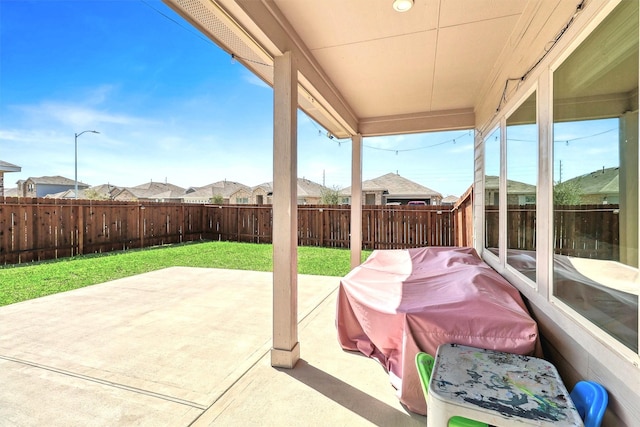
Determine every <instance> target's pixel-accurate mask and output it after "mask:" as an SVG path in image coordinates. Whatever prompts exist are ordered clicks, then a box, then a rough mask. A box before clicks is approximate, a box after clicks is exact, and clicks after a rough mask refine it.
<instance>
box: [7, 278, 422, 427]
mask: <svg viewBox="0 0 640 427" xmlns="http://www.w3.org/2000/svg"><path fill="white" fill-rule="evenodd" d="M338 284H339V278H336V277H323V276H304V275H301V276H299V279H298V309H299V317H298V318H299V321H300V324H299V341H300V346H301V360H300V361H299V362H298V364H297V365H296V367H295V369H292V370H287V369H275V368H272V367H271V365H270V355H269V350H270V347H271V307H272V299H271V293H272V276H271V273H264V272H253V271H236V270H220V269H201V268H185V267H173V268H169V269H165V270H160V271H155V272H151V273H147V274H143V275H139V276H134V277H129V278H125V279H120V280H116V281H112V282H108V283H103V284H99V285H95V286H90V287H86V288H82V289H77V290H74V291H70V292H65V293H61V294H56V295H51V296H47V297H43V298H39V299H35V300H31V301H25V302H22V303H18V304H12V305H9V306H5V307H0V425H1V426H44V425H46V426H65V427H67V426H154V427H155V426H208V425H221V426H224V425H230V426H232V425H233V426H236V425H242V426H251V425H256V426H296V425H299V426H314V425H317V426H327V425H331V426H341V425H345V426H346V425H348V426H359V425H380V426H413V425H416V426H418V425H424V424H425V423H426V418H425V417H423V416H420V415H417V414H414V413H411V412H409V411H408V410H406V409H405V408H404V407H402V405H400V403H399V401H398V399H397V398H396V396H395V390H394V389H393V388H392V386H391V385H390V383H389V378H388V376H387V374H386V372H385V371H384V369H383V368H382V367H381V366H380V365H379V364H378V363H377V362H375V361H373V360H371V359H367V358H365V357H363V356H360V355H359V354H354V353H347V352H344V351H343V350H342V349H341V348H340V346H339V344H338V342H337V338H336V330H335V310H336V297H337V292H336V290H337V288H338Z"/></svg>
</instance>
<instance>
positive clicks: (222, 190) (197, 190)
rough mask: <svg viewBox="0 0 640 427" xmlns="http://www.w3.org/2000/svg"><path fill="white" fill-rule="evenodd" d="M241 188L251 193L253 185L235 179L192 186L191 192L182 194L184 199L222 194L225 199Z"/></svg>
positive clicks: (209, 197)
mask: <svg viewBox="0 0 640 427" xmlns="http://www.w3.org/2000/svg"><path fill="white" fill-rule="evenodd" d="M239 190H246V191H247V192H248V193H251V187H249V186H248V185H244V184H241V183H239V182H235V181H227V180H224V181H218V182H214V183H211V184H208V185H205V186H203V187H191V188H189V191H190V192H189V193H187V194H185V195H184V196H182V198H183V199H207V200H208V199H211V198H212V197H214V196H217V195H220V196H222V197H223V198H225V199H228V198H229V196H231V195H232V194H234V193H236V192H238V191H239Z"/></svg>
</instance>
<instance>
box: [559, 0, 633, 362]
mask: <svg viewBox="0 0 640 427" xmlns="http://www.w3.org/2000/svg"><path fill="white" fill-rule="evenodd" d="M553 84H554V148H553V156H554V190H553V198H554V288H553V293H554V296H556V297H557V298H559V299H560V300H561V301H563V302H564V303H566V304H567V305H569V306H570V307H571V308H573V309H574V310H575V311H577V312H578V313H580V314H581V315H583V316H584V317H586V318H587V319H589V320H590V321H591V322H593V323H594V324H595V325H597V326H598V327H600V328H601V329H603V330H604V331H606V332H608V333H609V334H610V335H612V336H613V337H615V338H616V339H617V340H619V341H620V342H622V343H623V344H624V345H626V346H627V347H629V348H631V349H632V350H634V351H635V352H637V351H638V290H639V288H640V286H639V282H638V278H637V276H638V237H637V236H638V2H622V3H621V4H620V5H619V6H618V7H617V8H616V10H614V11H613V12H612V13H611V14H610V15H609V16H608V17H607V18H606V20H605V21H603V22H602V23H601V24H600V25H599V26H598V28H596V30H595V31H594V32H593V33H592V34H591V35H590V36H589V37H588V38H587V39H586V40H585V41H584V42H583V43H582V44H581V46H580V47H579V48H578V49H577V50H576V51H575V52H573V53H572V54H571V56H569V57H568V58H567V60H566V61H565V62H564V63H563V64H562V65H561V66H560V68H558V70H556V71H555V72H554V83H553Z"/></svg>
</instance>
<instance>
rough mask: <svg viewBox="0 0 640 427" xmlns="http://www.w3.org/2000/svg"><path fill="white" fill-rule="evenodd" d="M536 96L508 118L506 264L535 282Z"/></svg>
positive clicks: (531, 97)
mask: <svg viewBox="0 0 640 427" xmlns="http://www.w3.org/2000/svg"><path fill="white" fill-rule="evenodd" d="M537 182H538V126H537V124H536V94H535V92H534V93H533V94H531V95H530V96H529V97H528V98H527V100H526V101H525V102H523V103H522V105H520V106H519V107H518V109H517V110H516V111H515V112H514V113H513V114H511V115H510V116H509V117H508V118H507V227H506V232H507V263H508V264H509V265H511V266H512V267H513V268H515V269H516V270H518V271H519V272H520V273H522V274H524V275H525V276H526V277H528V278H529V279H530V280H532V281H534V282H535V280H536V188H537Z"/></svg>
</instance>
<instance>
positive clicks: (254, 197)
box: [251, 187, 271, 205]
mask: <svg viewBox="0 0 640 427" xmlns="http://www.w3.org/2000/svg"><path fill="white" fill-rule="evenodd" d="M251 203H252V204H254V205H267V204H271V197H269V196H268V193H267V191H266V190H265V189H264V188H261V187H258V188H255V189H254V190H253V191H252V192H251Z"/></svg>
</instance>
